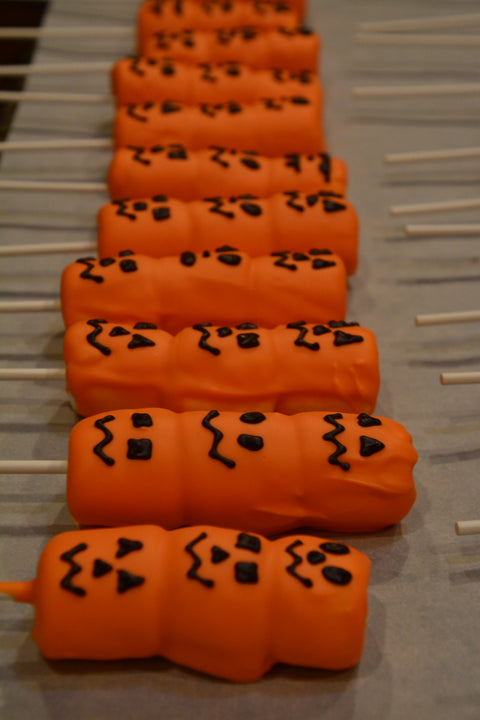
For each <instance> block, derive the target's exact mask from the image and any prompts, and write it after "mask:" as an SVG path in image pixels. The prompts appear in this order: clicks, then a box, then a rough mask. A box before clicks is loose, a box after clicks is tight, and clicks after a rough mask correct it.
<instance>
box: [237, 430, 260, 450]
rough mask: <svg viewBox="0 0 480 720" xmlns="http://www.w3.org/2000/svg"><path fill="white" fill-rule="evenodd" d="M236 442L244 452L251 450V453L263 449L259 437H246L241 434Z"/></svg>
mask: <svg viewBox="0 0 480 720" xmlns="http://www.w3.org/2000/svg"><path fill="white" fill-rule="evenodd" d="M237 442H238V444H239V445H241V446H242V447H244V448H245V449H246V450H252V451H253V452H256V451H257V450H261V449H262V448H263V438H262V437H260V435H247V434H245V433H242V435H239V436H238V438H237Z"/></svg>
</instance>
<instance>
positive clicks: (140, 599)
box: [0, 525, 370, 682]
mask: <svg viewBox="0 0 480 720" xmlns="http://www.w3.org/2000/svg"><path fill="white" fill-rule="evenodd" d="M369 572H370V561H369V559H368V558H367V557H366V556H365V555H364V554H363V553H360V552H358V551H357V550H354V549H353V548H351V547H349V546H347V545H344V544H340V543H331V542H330V541H326V540H322V539H321V538H318V537H310V536H307V535H298V536H296V535H294V536H289V537H285V538H280V539H277V540H273V541H270V540H266V539H265V538H263V537H260V536H258V535H251V534H249V533H244V532H239V531H238V530H228V529H221V528H215V527H211V526H200V527H187V528H181V529H179V530H174V531H167V530H163V529H162V528H160V527H156V526H150V525H147V526H145V525H144V526H131V527H122V528H107V529H96V530H76V531H72V532H68V533H62V534H60V535H57V536H56V537H54V538H53V539H52V540H51V541H50V542H49V543H48V545H47V546H46V547H45V549H44V550H43V553H42V555H41V557H40V561H39V565H38V571H37V578H36V579H35V580H34V581H32V583H31V584H30V586H29V587H28V586H27V589H25V585H26V584H25V583H19V584H18V585H17V584H16V583H0V591H3V592H7V593H10V594H11V595H13V597H16V596H17V597H18V599H21V600H30V601H33V602H34V604H35V623H34V628H33V632H32V635H33V638H34V640H35V642H36V643H37V645H38V647H39V649H40V652H42V653H43V654H44V655H45V656H46V657H47V658H52V659H60V658H84V659H94V660H108V659H121V658H137V657H151V656H154V655H163V656H164V657H166V658H168V659H170V660H172V661H174V662H177V663H179V664H181V665H185V666H187V667H190V668H194V669H196V670H199V671H202V672H205V673H210V674H212V675H216V676H218V677H221V678H226V679H228V680H233V681H239V682H242V681H243V682H245V681H252V680H257V679H258V678H260V677H261V676H262V675H263V674H264V673H266V672H267V671H268V670H269V669H270V668H271V667H272V666H273V665H274V664H275V663H277V662H284V663H289V664H293V665H301V666H305V667H313V668H326V669H330V670H341V669H344V668H347V667H351V666H352V665H355V664H356V663H358V662H359V660H360V656H361V653H362V648H363V641H364V632H365V624H366V616H367V587H368V579H369ZM17 587H18V591H19V592H18V595H17V592H16V591H17ZM28 590H30V597H28V595H29V593H28Z"/></svg>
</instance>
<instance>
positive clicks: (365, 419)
mask: <svg viewBox="0 0 480 720" xmlns="http://www.w3.org/2000/svg"><path fill="white" fill-rule="evenodd" d="M357 422H358V424H359V425H360V427H373V426H374V425H381V424H382V421H381V420H379V419H378V418H374V417H372V416H371V415H367V413H360V415H357Z"/></svg>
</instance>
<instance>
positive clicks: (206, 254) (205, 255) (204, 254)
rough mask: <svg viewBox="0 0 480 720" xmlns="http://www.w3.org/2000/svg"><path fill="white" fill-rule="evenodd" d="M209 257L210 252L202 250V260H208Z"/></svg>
mask: <svg viewBox="0 0 480 720" xmlns="http://www.w3.org/2000/svg"><path fill="white" fill-rule="evenodd" d="M210 255H211V252H210V250H204V251H203V252H202V257H204V258H209V257H210Z"/></svg>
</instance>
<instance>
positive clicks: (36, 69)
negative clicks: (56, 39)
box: [0, 60, 112, 77]
mask: <svg viewBox="0 0 480 720" xmlns="http://www.w3.org/2000/svg"><path fill="white" fill-rule="evenodd" d="M111 69H112V63H111V62H109V61H106V60H101V61H93V60H91V61H86V62H70V63H69V62H67V63H63V62H57V63H38V65H37V64H36V63H32V64H31V65H0V75H7V76H8V77H15V76H16V75H65V74H67V75H69V74H70V73H87V72H91V73H108V72H110V70H111Z"/></svg>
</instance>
